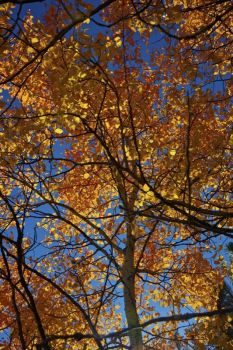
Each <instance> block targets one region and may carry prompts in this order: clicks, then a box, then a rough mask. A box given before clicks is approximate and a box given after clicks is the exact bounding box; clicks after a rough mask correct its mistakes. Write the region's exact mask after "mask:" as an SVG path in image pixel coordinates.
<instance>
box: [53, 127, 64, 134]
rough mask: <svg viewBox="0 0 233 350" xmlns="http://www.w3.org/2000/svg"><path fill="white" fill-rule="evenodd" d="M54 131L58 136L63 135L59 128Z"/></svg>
mask: <svg viewBox="0 0 233 350" xmlns="http://www.w3.org/2000/svg"><path fill="white" fill-rule="evenodd" d="M54 131H55V133H56V134H59V135H60V134H62V133H63V130H62V129H60V128H57V129H55V130H54Z"/></svg>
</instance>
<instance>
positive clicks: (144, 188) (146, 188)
mask: <svg viewBox="0 0 233 350" xmlns="http://www.w3.org/2000/svg"><path fill="white" fill-rule="evenodd" d="M142 190H143V191H144V192H148V191H149V190H150V187H149V186H148V185H147V184H145V185H143V187H142Z"/></svg>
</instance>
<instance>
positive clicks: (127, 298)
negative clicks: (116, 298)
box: [122, 223, 143, 350]
mask: <svg viewBox="0 0 233 350" xmlns="http://www.w3.org/2000/svg"><path fill="white" fill-rule="evenodd" d="M128 226H129V228H128V229H127V242H126V248H125V257H124V264H123V266H122V279H123V283H124V305H125V315H126V320H127V324H128V327H129V328H131V327H137V328H136V329H133V330H131V331H129V339H130V349H131V350H143V342H142V331H141V328H140V327H139V318H138V313H137V307H136V299H135V267H134V249H135V241H134V237H133V236H132V233H131V227H130V226H131V225H130V223H129V224H128Z"/></svg>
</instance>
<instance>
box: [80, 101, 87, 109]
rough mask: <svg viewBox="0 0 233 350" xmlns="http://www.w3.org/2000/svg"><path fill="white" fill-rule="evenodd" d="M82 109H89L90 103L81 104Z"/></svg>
mask: <svg viewBox="0 0 233 350" xmlns="http://www.w3.org/2000/svg"><path fill="white" fill-rule="evenodd" d="M80 107H81V108H83V109H87V108H88V103H85V102H80Z"/></svg>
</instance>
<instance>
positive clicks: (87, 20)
mask: <svg viewBox="0 0 233 350" xmlns="http://www.w3.org/2000/svg"><path fill="white" fill-rule="evenodd" d="M90 21H91V20H90V18H87V19H85V21H83V23H84V24H89V23H90Z"/></svg>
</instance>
